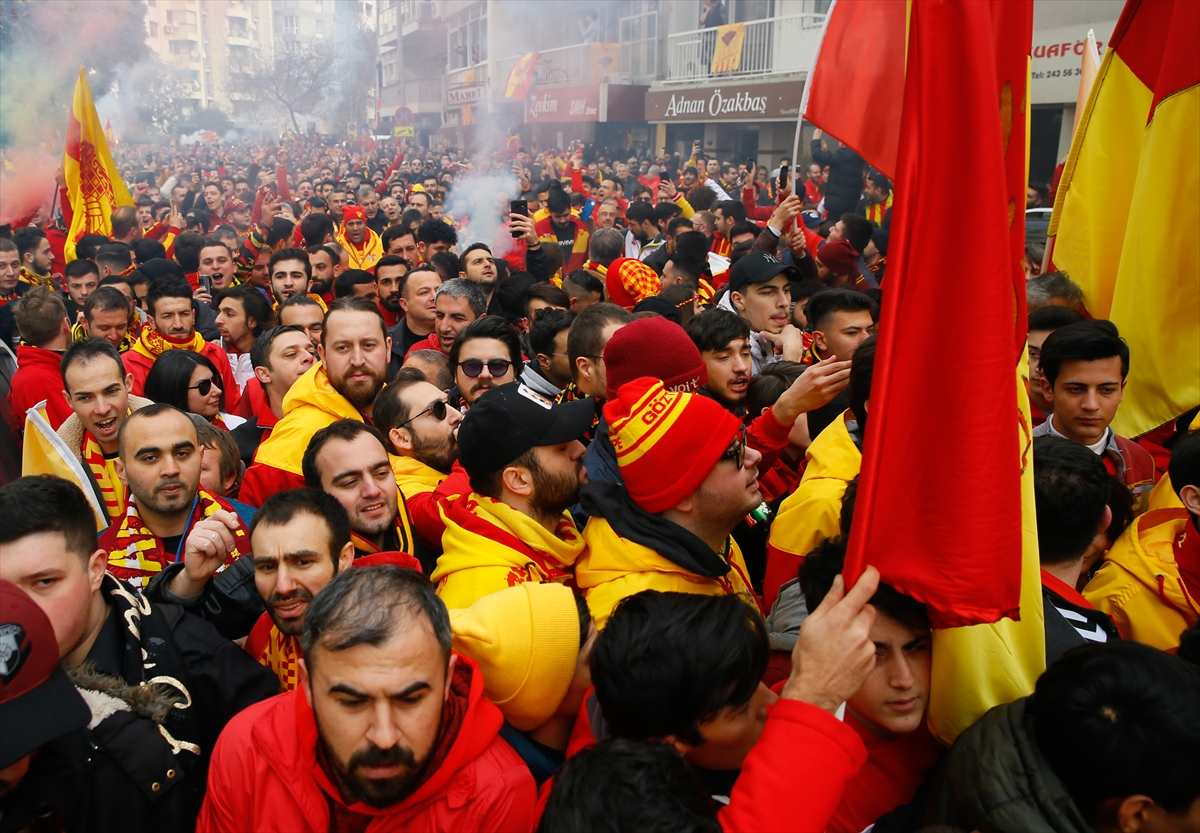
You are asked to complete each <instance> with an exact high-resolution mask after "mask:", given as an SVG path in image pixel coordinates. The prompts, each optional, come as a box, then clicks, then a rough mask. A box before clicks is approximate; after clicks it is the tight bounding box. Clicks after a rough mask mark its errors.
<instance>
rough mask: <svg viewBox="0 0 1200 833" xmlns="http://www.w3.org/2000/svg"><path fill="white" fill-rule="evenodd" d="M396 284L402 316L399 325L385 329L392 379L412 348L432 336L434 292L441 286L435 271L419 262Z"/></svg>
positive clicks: (435, 318) (435, 302) (435, 308)
mask: <svg viewBox="0 0 1200 833" xmlns="http://www.w3.org/2000/svg"><path fill="white" fill-rule="evenodd" d="M377 271H378V270H377ZM399 283H400V286H399V289H400V310H401V312H402V313H403V315H402V316H401V317H400V322H399V323H398V324H396V326H394V327H392V328H391V329H390V330H388V335H389V336H391V339H392V358H391V362H390V363H389V365H388V377H389V378H391V377H393V376H395V375H396V371H398V370H399V369H400V368H401V367H402V366H403V364H404V357H405V356H407V355H408V351H409V350H411V349H412V348H413V345H414V344H416V343H418V342H420V341H425V340H426V339H428V338H429V336H430V335H432V334H433V330H434V325H435V324H436V323H437V291H438V288H439V287H440V286H441V285H442V278H441V276H440V275H439V274H438V273H437V270H436V269H434V268H433V267H432V266H430V265H429V264H427V263H422V264H421V265H420V266H418V267H417V268H415V269H413V270H412V271H411V272H409V273H408V274H407V275H405V276H403V277H401V278H400V282H399Z"/></svg>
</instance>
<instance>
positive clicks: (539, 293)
mask: <svg viewBox="0 0 1200 833" xmlns="http://www.w3.org/2000/svg"><path fill="white" fill-rule="evenodd" d="M513 274H514V275H519V274H522V273H521V272H514V273H513ZM525 274H528V273H525ZM535 299H536V300H539V301H545V302H546V303H547V304H549V305H550V306H552V307H561V308H562V309H570V307H571V296H570V295H568V294H567V293H566V292H564V291H563V290H561V289H559V288H558V287H557V286H555V285H554V284H552V283H548V282H546V281H541V282H538V283H534V284H533V285H532V286H530V287H529V288H528V289H527V290H525V306H526V309H528V306H529V302H530V301H532V300H535ZM524 312H525V310H522V315H523V314H524Z"/></svg>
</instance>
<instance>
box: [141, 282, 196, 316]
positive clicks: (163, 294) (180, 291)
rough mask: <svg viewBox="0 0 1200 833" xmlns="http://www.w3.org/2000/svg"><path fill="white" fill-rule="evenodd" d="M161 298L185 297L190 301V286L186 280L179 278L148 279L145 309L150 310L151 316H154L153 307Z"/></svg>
mask: <svg viewBox="0 0 1200 833" xmlns="http://www.w3.org/2000/svg"><path fill="white" fill-rule="evenodd" d="M163 298H186V299H187V300H189V301H190V300H192V288H191V287H190V286H188V283H187V281H184V280H180V279H179V278H171V277H168V278H162V279H160V280H153V281H150V286H149V288H148V289H147V290H146V309H147V310H149V311H150V315H151V317H153V316H154V307H155V306H156V305H157V304H158V302H159V300H161V299H163Z"/></svg>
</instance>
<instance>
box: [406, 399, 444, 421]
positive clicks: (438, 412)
mask: <svg viewBox="0 0 1200 833" xmlns="http://www.w3.org/2000/svg"><path fill="white" fill-rule="evenodd" d="M448 405H449V403H447V402H446V400H445V399H438V400H435V401H434V402H433V404H431V405H430V406H429V407H428V408H426V409H425V410H423V411H421V413H419V414H417V415H416V416H413V417H409V418H408V419H406V420H404V422H402V423H400V424H399V425H397V426H396V427H397V428H403V427H404V426H405V425H408V424H409V423H410V422H412V421H413V420H415V419H420V418H421V417H423V416H425V414H433V418H434V419H436V420H437V421H438V422H441V421H442V420H443V419H445V418H446V409H447V407H448Z"/></svg>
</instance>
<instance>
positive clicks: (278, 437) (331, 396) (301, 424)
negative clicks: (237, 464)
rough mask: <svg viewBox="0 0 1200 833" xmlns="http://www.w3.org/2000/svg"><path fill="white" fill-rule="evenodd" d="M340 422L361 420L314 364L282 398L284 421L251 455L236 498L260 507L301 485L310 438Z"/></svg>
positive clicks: (355, 410) (323, 371) (348, 402)
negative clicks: (252, 456)
mask: <svg viewBox="0 0 1200 833" xmlns="http://www.w3.org/2000/svg"><path fill="white" fill-rule="evenodd" d="M339 419H354V420H358V421H359V422H362V421H363V417H362V414H360V413H359V412H358V409H357V408H355V407H354V406H353V405H352V404H351V403H350V400H348V399H347V398H346V397H344V396H342V395H341V394H340V393H338V392H337V391H336V390H334V389H333V385H332V384H331V383H330V381H329V375H328V374H327V373H326V372H325V365H324V363H323V362H317V363H316V364H314V365H313V366H312V367H310V368H309V369H308V370H306V371H305V372H304V375H303V376H301V377H300V378H299V379H297V380H296V382H295V384H293V385H292V387H291V389H290V390H289V391H288V392H287V396H285V397H284V398H283V419H281V420H279V422H278V423H276V425H275V427H274V428H273V429H272V431H271V436H269V437H267V438H266V439H265V440H263V441H262V444H261V445H260V446H259V447H258V451H257V452H255V454H254V465H252V466H251V467H250V468H249V469H247V470H246V476H245V477H244V478H243V479H242V489H241V491H240V492H239V493H238V499H239V500H241V501H243V502H245V503H249V504H250V505H251V506H256V507H257V506H262V505H263V501H265V500H266V499H267V498H268V497H270V496H271V495H273V494H275V493H276V492H281V491H284V490H287V489H298V488H300V487H302V486H303V485H304V475H303V472H302V470H301V467H300V464H301V461H302V460H303V459H304V450H305V449H306V448H308V441H309V440H311V439H312V435H313V434H315V433H317V432H318V431H320V430H321V429H322V428H325V427H327V426H329V425H332V424H333V423H335V422H337V421H338V420H339Z"/></svg>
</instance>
